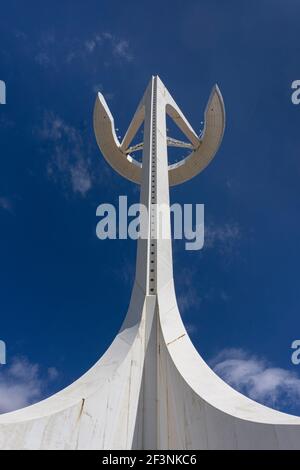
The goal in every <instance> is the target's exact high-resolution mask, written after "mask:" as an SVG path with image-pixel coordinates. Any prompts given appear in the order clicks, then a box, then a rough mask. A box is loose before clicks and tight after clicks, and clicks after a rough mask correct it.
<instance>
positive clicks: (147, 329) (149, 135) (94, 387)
mask: <svg viewBox="0 0 300 470" xmlns="http://www.w3.org/2000/svg"><path fill="white" fill-rule="evenodd" d="M166 112H167V113H169V114H170V116H171V117H172V118H173V119H174V120H175V121H176V123H177V124H178V126H179V127H180V128H181V129H182V131H183V132H184V133H185V135H186V136H187V138H188V139H189V141H190V142H191V143H192V146H193V150H192V152H191V155H190V156H189V157H187V159H185V160H184V161H183V162H182V163H179V164H178V165H177V166H174V165H172V166H169V165H168V161H167V139H166ZM205 117H206V124H205V132H204V135H203V136H202V138H201V139H200V138H198V137H197V135H196V134H195V132H194V131H193V129H192V127H191V126H190V124H189V123H188V121H187V120H186V118H185V117H184V116H183V114H182V113H181V111H180V109H179V108H178V106H177V105H176V103H175V102H174V100H173V99H172V98H171V96H170V95H169V93H168V91H167V90H166V88H165V87H164V85H163V84H162V82H161V81H160V79H159V78H158V77H153V78H152V79H151V81H150V83H149V86H148V88H147V90H146V92H145V95H144V97H143V99H142V101H141V103H140V105H139V107H138V110H137V113H136V115H135V117H134V119H133V121H132V123H131V125H130V126H129V129H128V132H127V134H126V135H125V137H124V140H123V142H122V143H120V142H119V141H118V139H117V137H116V134H115V129H114V123H113V119H112V116H111V114H110V112H109V110H108V107H107V105H106V103H105V100H104V98H103V97H102V95H100V94H99V95H98V97H97V100H96V104H95V113H94V125H95V132H96V137H97V141H98V144H99V147H100V149H101V151H102V152H103V154H104V156H105V158H106V159H107V160H108V162H109V163H110V164H111V165H112V167H113V168H114V169H116V170H117V171H118V172H119V173H120V174H122V175H123V176H124V177H126V178H128V179H130V180H132V181H134V182H136V183H140V184H141V196H140V199H141V202H142V203H144V204H146V206H147V207H148V208H149V209H150V210H149V220H148V234H149V236H148V239H147V240H139V241H138V248H137V261H136V277H135V282H134V286H133V291H132V297H131V302H130V306H129V309H128V313H127V316H126V318H125V320H124V323H123V325H122V327H121V329H120V332H119V334H118V335H117V337H116V338H115V340H114V341H113V343H112V345H111V346H110V348H109V349H108V350H107V352H106V353H105V354H104V356H103V357H102V358H101V359H100V360H99V361H98V362H97V363H96V364H95V366H94V367H92V369H90V370H89V371H88V372H87V373H86V374H85V375H83V376H82V377H81V378H80V379H79V380H77V381H76V382H75V383H73V384H72V385H70V386H69V387H67V388H66V389H65V390H62V391H61V392H59V393H57V394H56V395H54V396H52V397H50V398H49V399H47V400H44V401H42V402H40V403H38V404H36V405H33V406H30V407H27V408H24V409H22V410H18V411H15V412H12V413H8V414H4V415H2V416H0V448H1V449H300V418H299V417H295V416H290V415H287V414H284V413H280V412H278V411H275V410H272V409H270V408H267V407H265V406H262V405H260V404H258V403H256V402H254V401H252V400H250V399H248V398H246V397H245V396H243V395H241V394H240V393H238V392H237V391H235V390H233V389H232V388H231V387H230V386H228V385H227V384H225V383H224V382H223V381H222V380H221V379H220V378H219V377H217V376H216V375H215V374H214V372H213V371H212V370H211V369H210V368H209V367H208V366H207V365H206V364H205V362H204V361H203V359H202V358H201V357H200V355H199V354H198V352H197V351H196V349H195V348H194V346H193V344H192V343H191V341H190V339H189V336H188V334H187V332H186V330H185V328H184V325H183V323H182V320H181V317H180V314H179V311H178V307H177V301H176V295H175V290H174V281H173V265H172V246H171V237H169V239H167V240H161V239H156V238H155V237H154V238H153V236H152V234H153V233H155V228H156V224H157V220H156V219H157V212H156V209H155V206H153V204H154V203H166V204H168V205H169V185H172V184H179V183H181V182H183V181H186V180H188V179H190V178H191V177H193V176H195V175H196V174H197V173H199V172H200V171H201V170H203V169H204V168H205V167H206V166H207V164H208V163H209V162H210V160H211V159H212V158H213V156H214V155H215V153H216V151H217V149H218V147H219V145H220V142H221V140H222V136H223V131H224V125H225V113H224V105H223V100H222V96H221V93H220V91H219V89H218V88H217V87H215V88H214V89H213V91H212V94H211V97H210V100H209V103H208V105H207V108H206V112H205ZM143 120H144V121H145V123H144V142H143V159H142V162H143V163H142V165H139V164H136V163H135V162H134V159H133V157H131V156H130V155H129V156H128V155H127V154H126V150H127V148H128V147H129V145H130V143H131V141H132V139H133V137H134V136H135V133H136V131H137V129H138V128H139V126H140V125H141V124H142V122H143ZM152 191H154V192H152ZM167 225H168V229H169V232H168V233H169V234H170V218H169V217H167Z"/></svg>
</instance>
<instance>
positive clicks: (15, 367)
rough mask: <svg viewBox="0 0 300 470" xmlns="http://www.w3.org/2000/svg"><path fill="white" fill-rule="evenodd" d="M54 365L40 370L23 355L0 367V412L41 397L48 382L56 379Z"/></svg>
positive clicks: (16, 407) (56, 372)
mask: <svg viewBox="0 0 300 470" xmlns="http://www.w3.org/2000/svg"><path fill="white" fill-rule="evenodd" d="M58 375H59V373H58V371H57V369H56V368H55V367H50V368H49V369H47V370H46V371H42V370H41V367H40V366H39V365H38V364H32V363H31V362H30V361H28V359H26V358H24V357H15V358H13V360H12V362H11V365H9V366H8V365H5V366H1V368H0V413H6V412H8V411H13V410H16V409H18V408H22V407H24V406H28V405H30V404H32V403H34V402H36V401H37V400H40V399H41V398H43V397H44V396H45V394H46V391H47V387H48V386H49V384H50V383H51V382H52V381H54V380H55V379H57V377H58Z"/></svg>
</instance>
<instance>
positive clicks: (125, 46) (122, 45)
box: [113, 39, 133, 62]
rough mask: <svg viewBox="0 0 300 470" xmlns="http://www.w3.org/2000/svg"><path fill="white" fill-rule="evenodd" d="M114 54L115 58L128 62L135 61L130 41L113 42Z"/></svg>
mask: <svg viewBox="0 0 300 470" xmlns="http://www.w3.org/2000/svg"><path fill="white" fill-rule="evenodd" d="M113 52H114V54H115V56H117V57H119V58H121V59H125V60H126V61H127V62H131V61H132V60H133V56H132V53H131V51H130V48H129V43H128V41H126V40H124V39H122V40H120V41H116V40H115V41H114V42H113Z"/></svg>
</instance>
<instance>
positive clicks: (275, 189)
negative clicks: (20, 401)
mask: <svg viewBox="0 0 300 470" xmlns="http://www.w3.org/2000/svg"><path fill="white" fill-rule="evenodd" d="M299 15H300V4H299V2H297V1H296V0H285V1H283V0H282V1H279V0H252V1H251V2H250V1H245V0H239V1H238V0H228V1H226V2H224V1H221V0H219V1H216V0H201V1H200V0H190V1H189V2H182V1H178V0H177V1H176V0H173V1H172V2H171V1H166V2H161V1H157V0H152V1H151V2H141V1H135V0H133V1H130V2H121V1H111V0H110V1H99V0H98V1H93V0H89V1H86V2H81V1H80V2H79V1H63V2H61V1H57V0H54V1H52V2H38V1H29V2H21V1H14V0H11V1H10V2H2V3H1V7H0V79H2V80H5V82H6V85H7V104H6V105H5V106H1V107H0V156H1V158H0V198H1V197H2V198H5V200H6V201H9V202H10V207H9V209H4V208H2V209H1V208H0V229H1V239H0V240H1V243H0V315H1V324H0V338H1V339H3V340H5V341H6V343H7V346H8V361H9V359H10V357H12V356H15V355H24V356H26V357H28V358H29V360H30V361H32V362H37V363H39V364H41V365H43V366H44V367H49V366H55V367H56V368H57V369H58V371H59V372H60V376H59V380H58V381H57V382H56V383H55V384H53V385H52V388H53V387H54V389H60V388H61V387H63V386H65V385H67V384H69V383H70V382H71V381H73V380H74V379H75V378H77V377H79V376H80V375H81V374H82V373H83V372H84V371H86V370H87V369H88V368H89V367H90V366H91V365H92V364H93V363H94V362H95V361H96V360H97V359H98V357H100V356H101V354H102V353H103V352H104V351H105V349H106V348H107V346H108V345H109V344H110V342H111V340H112V339H113V337H114V335H115V334H116V332H117V331H118V328H119V326H120V324H121V322H122V320H123V317H124V315H125V313H126V309H127V306H128V302H129V297H130V291H131V285H132V280H133V273H134V263H135V249H136V243H135V242H134V241H130V240H128V241H127V240H122V241H100V240H98V239H97V238H96V234H95V228H96V224H97V218H96V208H97V206H98V205H99V204H100V203H102V202H111V203H116V202H117V200H118V196H119V195H123V194H128V197H129V203H131V202H137V201H138V191H137V188H136V187H135V186H134V185H133V184H131V183H129V182H127V181H125V180H122V178H121V177H119V176H118V175H117V174H115V173H114V172H113V171H112V170H111V169H110V168H109V167H108V165H107V164H106V162H105V160H104V159H103V158H102V156H101V155H100V153H99V151H98V148H97V146H96V143H95V138H94V135H93V129H92V111H93V105H94V100H95V96H96V89H97V88H98V89H99V88H101V90H102V91H103V92H104V94H106V96H107V99H108V102H109V105H110V107H111V110H112V113H113V115H114V117H115V121H116V125H117V127H118V128H119V129H120V134H121V135H122V136H123V135H124V132H125V131H126V128H127V126H128V123H129V121H130V119H131V117H132V115H133V112H134V111H135V108H136V106H137V104H138V101H139V99H140V98H141V96H142V94H143V92H144V89H145V88H146V86H147V83H148V81H149V79H150V77H151V75H155V74H158V75H159V76H160V77H161V79H162V80H163V82H164V83H165V85H166V86H167V88H168V89H169V91H170V92H171V94H172V95H173V96H174V98H175V99H176V100H177V102H178V104H179V106H180V107H181V108H182V110H183V112H184V113H185V114H186V116H187V117H188V118H189V120H190V122H191V123H192V125H193V126H194V128H195V129H196V130H197V131H198V130H199V129H200V122H201V121H202V120H203V111H204V108H205V104H206V101H207V99H208V97H209V93H210V90H211V88H212V86H213V85H214V83H218V84H219V86H220V88H221V91H222V94H223V97H224V101H225V107H226V113H227V126H226V132H225V136H224V140H223V144H222V147H221V149H220V151H219V152H218V154H217V157H216V158H215V160H214V161H213V162H212V163H211V164H210V165H209V167H208V168H207V169H206V170H205V172H203V173H202V174H201V175H199V176H198V177H197V178H195V179H194V180H192V181H190V182H188V183H186V184H184V185H181V186H179V187H176V188H174V189H172V191H171V199H172V202H182V203H183V202H190V203H204V204H205V223H206V226H207V227H208V230H210V233H211V238H212V240H211V243H210V244H209V243H208V246H206V247H205V248H204V249H203V250H202V251H200V252H188V251H185V250H184V244H183V242H176V243H175V250H174V263H175V280H176V288H177V293H178V297H179V303H180V305H181V310H182V315H183V319H184V322H185V324H186V325H187V326H188V328H189V330H190V334H191V337H192V339H193V342H194V344H195V345H196V347H197V348H198V350H199V351H200V352H201V354H202V355H203V357H204V358H205V359H209V358H211V357H213V356H214V355H216V354H217V353H218V352H219V351H220V350H223V349H224V348H242V349H244V350H246V351H249V353H251V354H255V355H257V356H258V357H265V358H266V359H267V360H268V361H270V363H272V364H273V365H274V366H276V367H280V368H284V369H288V370H291V371H293V372H295V373H296V374H299V372H298V370H299V371H300V369H299V367H300V366H298V368H297V366H294V365H293V364H292V363H291V349H290V345H291V342H292V341H293V340H294V339H298V338H299V337H300V322H299V307H300V301H299V262H300V245H299V238H300V221H299V201H300V185H299V177H300V158H299V145H300V132H299V131H300V106H294V105H292V103H291V83H292V81H293V80H296V79H300V62H299V56H300V46H299ZM97 36H99V38H98V39H97ZM93 43H95V45H94V46H93ZM91 49H92V50H91ZM47 116H48V118H47ZM49 116H50V118H49ZM51 116H52V117H53V116H56V117H59V119H61V121H62V122H64V126H65V129H67V130H66V135H63V136H62V137H61V138H60V141H59V146H58V144H57V142H55V138H53V135H49V134H47V133H45V126H47V123H49V119H50V120H51ZM47 119H48V121H47ZM70 129H72V130H71V131H70ZM70 135H71V137H70ZM74 135H76V137H72V136H74ZM67 136H69V137H67ZM175 137H176V136H175ZM68 139H69V140H68ZM72 145H74V146H76V149H75V150H74V149H72V148H71V146H72ZM58 147H59V148H58ZM59 152H61V153H62V154H63V157H62V158H65V160H64V161H66V162H70V161H72V158H73V157H72V155H73V153H72V152H74V155H76V158H80V161H81V162H85V164H86V165H87V166H88V169H87V171H88V174H89V177H90V181H91V188H90V189H89V190H88V191H86V192H84V194H81V193H80V192H78V191H77V192H76V191H74V188H72V185H71V184H70V175H69V172H68V167H67V164H68V163H66V164H65V165H64V166H63V168H60V169H58V168H57V167H56V166H55V165H54V170H53V172H54V173H53V172H52V173H51V174H49V165H50V167H51V162H53V161H54V160H53V158H54V155H56V156H57V154H58V153H59ZM74 158H75V157H74ZM51 168H52V167H51ZM51 391H53V390H52V389H51ZM49 393H50V391H49ZM281 409H283V410H285V411H290V412H293V413H296V414H299V415H300V403H298V404H291V403H289V404H286V403H283V404H282V406H281Z"/></svg>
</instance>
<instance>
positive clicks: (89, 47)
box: [14, 31, 134, 68]
mask: <svg viewBox="0 0 300 470" xmlns="http://www.w3.org/2000/svg"><path fill="white" fill-rule="evenodd" d="M14 34H15V38H16V39H17V40H18V41H22V43H23V44H22V45H23V48H24V49H23V50H24V51H28V44H29V40H30V38H29V36H28V35H26V34H24V33H23V32H22V31H15V33H14ZM30 46H31V47H30V50H31V56H32V57H33V58H34V60H35V62H36V63H37V64H38V65H40V66H41V67H42V68H49V67H58V66H60V67H61V66H62V65H63V64H67V65H70V64H72V63H73V62H74V61H76V60H80V61H81V62H83V61H88V60H90V58H91V57H93V58H94V56H93V54H101V55H102V58H103V63H104V64H105V65H106V66H109V65H112V63H113V62H117V63H129V62H132V61H133V59H134V54H133V51H132V49H131V46H130V43H129V41H128V39H126V38H124V37H120V36H119V35H118V34H115V33H113V32H109V31H106V32H101V33H94V34H92V35H91V36H90V37H87V38H85V39H83V38H73V37H72V38H70V37H58V36H57V35H56V34H55V33H54V32H53V31H48V32H47V31H46V32H43V33H42V34H41V35H40V37H39V38H38V40H37V41H35V43H34V47H33V48H32V45H30ZM104 59H105V60H104Z"/></svg>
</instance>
